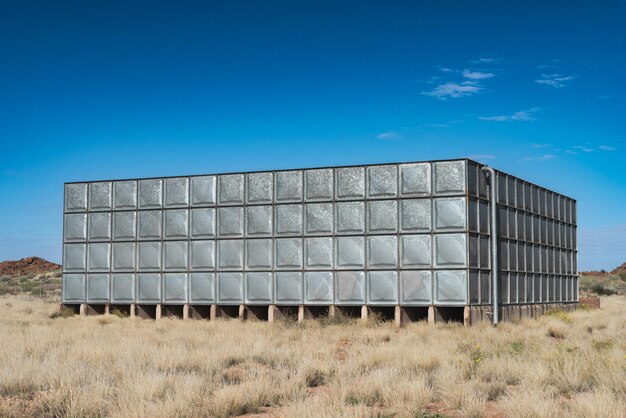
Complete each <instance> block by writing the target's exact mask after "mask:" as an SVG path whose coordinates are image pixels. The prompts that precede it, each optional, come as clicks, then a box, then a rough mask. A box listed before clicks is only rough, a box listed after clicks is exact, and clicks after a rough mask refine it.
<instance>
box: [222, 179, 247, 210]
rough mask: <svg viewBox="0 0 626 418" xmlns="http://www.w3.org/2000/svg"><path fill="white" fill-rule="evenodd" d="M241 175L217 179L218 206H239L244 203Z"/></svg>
mask: <svg viewBox="0 0 626 418" xmlns="http://www.w3.org/2000/svg"><path fill="white" fill-rule="evenodd" d="M243 185H244V176H243V174H226V175H222V176H219V177H218V178H217V189H218V192H217V195H218V199H217V200H218V203H219V204H220V205H240V204H243V202H244V188H243Z"/></svg>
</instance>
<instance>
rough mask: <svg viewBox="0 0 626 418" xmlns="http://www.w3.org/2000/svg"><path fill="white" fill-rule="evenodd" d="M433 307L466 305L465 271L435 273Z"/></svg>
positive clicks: (440, 271) (439, 271)
mask: <svg viewBox="0 0 626 418" xmlns="http://www.w3.org/2000/svg"><path fill="white" fill-rule="evenodd" d="M434 287H435V305H464V304H467V303H468V301H467V272H466V271H465V270H438V271H435V283H434Z"/></svg>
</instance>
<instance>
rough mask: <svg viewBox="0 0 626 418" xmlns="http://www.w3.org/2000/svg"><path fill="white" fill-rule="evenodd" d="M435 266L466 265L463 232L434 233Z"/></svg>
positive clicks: (465, 244) (464, 236)
mask: <svg viewBox="0 0 626 418" xmlns="http://www.w3.org/2000/svg"><path fill="white" fill-rule="evenodd" d="M434 237H435V267H437V268H451V267H467V243H466V235H465V234H444V235H435V236H434Z"/></svg>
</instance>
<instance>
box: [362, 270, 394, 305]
mask: <svg viewBox="0 0 626 418" xmlns="http://www.w3.org/2000/svg"><path fill="white" fill-rule="evenodd" d="M367 303H368V304H370V305H397V304H398V272H396V271H370V272H368V273H367Z"/></svg>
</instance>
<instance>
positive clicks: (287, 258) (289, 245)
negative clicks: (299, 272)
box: [274, 238, 302, 270]
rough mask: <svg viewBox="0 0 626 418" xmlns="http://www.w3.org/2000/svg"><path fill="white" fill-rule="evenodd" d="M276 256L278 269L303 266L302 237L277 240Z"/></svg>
mask: <svg viewBox="0 0 626 418" xmlns="http://www.w3.org/2000/svg"><path fill="white" fill-rule="evenodd" d="M274 245H275V250H274V251H275V257H274V259H275V260H276V268H277V269H283V270H284V269H287V270H291V269H301V268H302V239H301V238H282V239H277V240H275V244H274Z"/></svg>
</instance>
